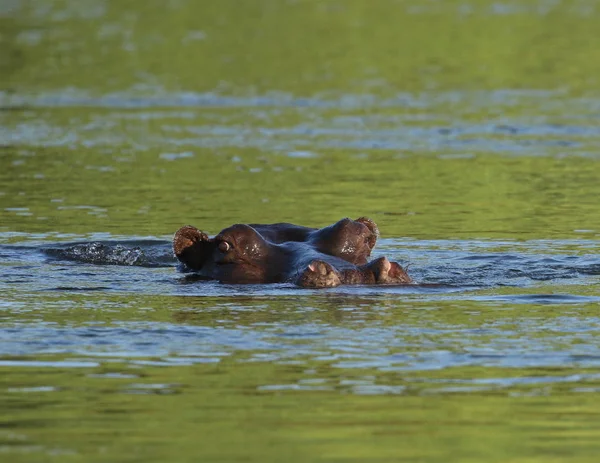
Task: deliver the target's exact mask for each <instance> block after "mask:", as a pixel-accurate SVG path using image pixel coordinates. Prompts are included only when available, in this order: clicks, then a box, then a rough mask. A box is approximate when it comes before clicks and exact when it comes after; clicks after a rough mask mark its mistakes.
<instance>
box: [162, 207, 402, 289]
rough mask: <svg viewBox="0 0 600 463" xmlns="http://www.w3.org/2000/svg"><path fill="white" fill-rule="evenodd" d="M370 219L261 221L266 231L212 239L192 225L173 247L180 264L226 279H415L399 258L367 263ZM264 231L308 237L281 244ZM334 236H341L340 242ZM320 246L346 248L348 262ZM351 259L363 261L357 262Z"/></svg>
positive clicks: (372, 236)
mask: <svg viewBox="0 0 600 463" xmlns="http://www.w3.org/2000/svg"><path fill="white" fill-rule="evenodd" d="M359 220H360V219H359ZM363 220H368V219H363ZM368 223H370V224H372V228H371V227H369V226H367V225H365V224H364V222H359V221H351V220H349V219H343V220H341V221H339V222H337V223H336V224H334V225H332V226H331V227H326V228H324V229H318V230H315V229H309V228H307V227H301V226H297V225H292V224H274V226H267V225H257V227H258V228H259V229H262V230H263V233H258V231H257V230H256V229H255V228H254V227H253V226H250V225H245V224H236V225H233V226H231V227H228V228H226V229H224V230H222V231H221V232H220V233H219V234H218V235H217V236H215V237H214V238H213V239H209V238H208V236H207V235H206V234H204V233H202V232H201V231H200V230H198V229H195V228H194V227H191V226H185V227H182V228H181V229H180V230H178V231H177V233H176V234H175V237H174V240H173V249H174V252H175V255H176V256H177V258H178V259H179V260H180V261H181V262H183V263H184V264H185V265H186V266H187V267H189V268H191V269H192V270H196V271H198V273H199V274H200V275H201V276H203V277H206V278H211V279H216V280H219V281H222V282H226V283H278V282H287V281H289V282H293V283H296V284H298V285H299V286H304V287H311V288H322V287H333V286H338V285H340V284H407V283H411V280H410V278H409V277H408V275H407V274H406V272H404V270H403V269H402V267H401V266H400V265H399V264H397V263H395V262H389V261H388V260H387V259H386V258H379V259H376V260H374V261H372V262H371V263H366V257H365V255H364V254H365V253H366V252H367V250H368V254H367V255H369V254H370V251H371V249H372V246H373V245H374V243H375V240H376V235H377V227H376V226H375V224H374V223H372V222H371V221H369V222H368ZM365 229H366V231H365ZM353 231H356V233H357V236H358V238H357V239H356V240H354V239H353V238H352V232H353ZM315 232H317V233H315ZM264 234H267V236H268V237H269V238H270V239H271V240H276V239H277V240H284V239H289V238H294V237H295V238H297V239H302V238H304V241H288V242H283V243H281V244H278V243H274V242H271V241H268V240H267V239H265V236H264ZM328 239H329V241H328ZM335 240H340V241H341V244H340V243H339V242H336V241H335ZM369 240H371V241H369ZM357 243H358V244H357ZM353 245H354V247H353ZM321 249H326V250H329V251H332V252H341V251H343V252H341V254H342V255H343V256H344V257H347V258H348V260H344V259H343V258H341V257H338V256H334V255H329V254H326V253H324V252H322V251H321ZM352 250H354V252H356V253H358V254H359V255H358V257H357V256H354V257H353V256H352V255H351V251H352ZM351 259H352V260H355V261H359V262H361V265H355V264H354V263H353V262H352V261H351Z"/></svg>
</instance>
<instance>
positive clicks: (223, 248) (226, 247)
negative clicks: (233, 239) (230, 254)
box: [219, 241, 231, 252]
mask: <svg viewBox="0 0 600 463" xmlns="http://www.w3.org/2000/svg"><path fill="white" fill-rule="evenodd" d="M230 249H231V245H230V244H229V243H228V242H227V241H221V242H220V243H219V251H221V252H227V251H229V250H230Z"/></svg>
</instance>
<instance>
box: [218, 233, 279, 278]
mask: <svg viewBox="0 0 600 463" xmlns="http://www.w3.org/2000/svg"><path fill="white" fill-rule="evenodd" d="M213 241H214V244H215V249H214V251H213V263H214V264H215V273H216V275H215V276H216V277H217V279H218V280H220V281H223V282H235V283H266V282H268V281H267V280H268V277H267V273H268V271H269V270H270V268H271V267H272V266H271V265H270V264H269V265H267V261H268V259H269V256H270V252H269V251H270V245H269V243H267V242H266V241H265V240H264V239H263V237H262V236H261V235H260V234H258V233H257V232H256V230H254V228H252V227H250V226H249V225H245V224H236V225H233V226H231V227H229V228H226V229H224V230H222V231H221V232H220V233H219V234H218V235H217V236H215V238H214V240H213Z"/></svg>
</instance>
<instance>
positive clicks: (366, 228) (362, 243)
mask: <svg viewBox="0 0 600 463" xmlns="http://www.w3.org/2000/svg"><path fill="white" fill-rule="evenodd" d="M249 226H250V227H252V228H253V229H254V230H256V231H257V232H258V233H259V234H260V235H261V236H262V237H263V238H264V239H265V240H266V241H269V242H271V243H275V244H281V243H284V242H289V241H293V242H306V243H309V244H310V245H312V246H313V247H314V248H315V249H316V250H317V251H319V252H322V253H324V254H328V255H331V256H337V257H340V258H342V259H344V260H346V261H348V262H352V263H353V264H357V265H362V264H366V263H367V261H368V258H369V256H370V255H371V250H372V249H373V247H374V246H375V243H376V242H377V237H378V236H379V229H378V228H377V225H376V224H375V222H373V221H372V220H371V219H369V218H367V217H360V218H358V219H356V220H351V219H348V218H345V219H342V220H340V221H338V222H336V223H335V224H333V225H330V226H328V227H324V228H309V227H303V226H301V225H294V224H290V223H275V224H250V225H249ZM215 246H216V243H215V241H214V239H211V238H209V237H208V235H206V234H205V233H203V232H201V231H200V230H198V229H197V228H196V227H193V226H191V225H186V226H184V227H181V228H180V229H179V230H178V231H177V232H176V233H175V236H174V238H173V251H174V253H175V256H176V257H177V259H179V261H180V262H182V263H183V264H185V265H186V266H187V267H188V268H189V269H190V270H203V267H204V266H205V265H207V266H209V267H210V266H211V265H212V262H211V260H210V259H211V256H212V254H213V251H214V249H215ZM204 270H207V271H209V272H210V269H204Z"/></svg>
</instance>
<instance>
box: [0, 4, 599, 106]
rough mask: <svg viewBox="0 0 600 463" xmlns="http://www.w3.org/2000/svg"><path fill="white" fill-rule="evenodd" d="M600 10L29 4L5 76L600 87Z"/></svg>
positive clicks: (10, 79) (370, 86)
mask: <svg viewBox="0 0 600 463" xmlns="http://www.w3.org/2000/svg"><path fill="white" fill-rule="evenodd" d="M50 5H52V6H50ZM597 15H598V12H597V7H596V5H595V4H594V2H591V1H587V2H586V1H580V2H542V1H538V0H529V1H519V2H515V1H512V2H504V3H500V2H491V1H488V0H475V1H470V2H464V1H458V0H450V1H444V2H438V1H436V2H425V3H424V2H421V1H417V0H404V1H397V0H378V1H377V2H367V1H363V0H344V1H342V0H330V1H327V0H324V1H314V0H304V1H293V2H285V1H282V0H263V1H252V2H238V1H235V0H221V1H219V2H208V1H203V2H194V1H169V2H163V1H158V0H154V1H144V2H142V1H129V2H116V1H105V2H103V1H73V0H64V1H55V2H23V4H22V5H21V6H20V7H19V8H18V9H17V12H16V13H15V16H14V17H13V18H11V19H10V20H8V21H7V20H5V21H4V22H5V24H6V25H7V27H6V29H5V30H6V32H5V33H4V34H3V35H4V45H5V46H4V49H5V51H4V52H3V54H4V56H5V57H4V59H3V62H4V69H5V70H6V71H7V72H5V73H3V74H4V80H5V85H6V86H7V87H9V88H14V89H17V91H20V90H21V89H24V90H26V91H30V90H46V89H52V88H63V87H65V86H74V87H78V88H89V89H93V90H94V91H97V92H101V93H103V92H106V91H110V90H122V89H123V88H128V87H131V86H134V85H139V84H146V85H151V86H154V85H159V86H164V87H166V88H168V89H184V90H196V91H212V90H215V89H219V90H225V91H226V92H228V93H230V92H242V93H247V92H248V91H256V92H258V93H263V92H266V91H285V92H293V93H296V94H304V95H312V94H314V93H315V92H330V91H333V92H340V93H346V92H351V93H352V92H359V93H363V92H365V90H367V91H369V92H373V93H387V92H389V91H390V90H413V91H414V90H417V91H420V90H423V89H432V88H438V89H448V88H450V89H456V88H471V89H472V88H478V89H490V88H546V89H548V88H551V89H554V88H563V87H567V88H569V89H571V90H573V91H585V90H596V89H597V84H598V80H597V76H598V75H599V74H600V72H599V71H600V64H599V63H600V35H599V34H598V32H597V27H596V25H597V20H598V16H597ZM65 78H67V79H65Z"/></svg>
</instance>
